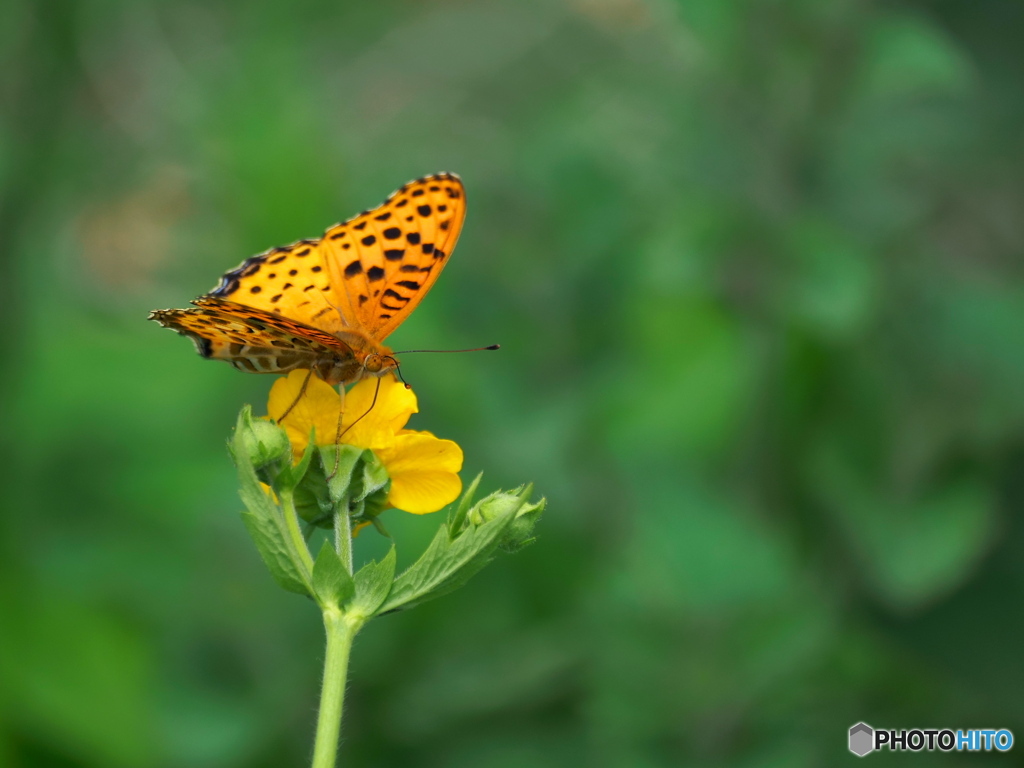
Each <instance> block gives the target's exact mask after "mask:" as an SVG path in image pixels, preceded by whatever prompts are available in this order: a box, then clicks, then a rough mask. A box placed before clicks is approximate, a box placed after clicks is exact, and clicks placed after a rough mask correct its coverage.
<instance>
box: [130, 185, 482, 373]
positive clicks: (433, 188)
mask: <svg viewBox="0 0 1024 768" xmlns="http://www.w3.org/2000/svg"><path fill="white" fill-rule="evenodd" d="M465 215H466V194H465V190H464V189H463V186H462V180H461V179H459V177H458V176H456V175H455V174H453V173H438V174H434V175H433V176H425V177H424V178H422V179H417V180H416V181H413V182H410V183H409V184H406V185H405V186H404V187H401V188H400V189H398V190H396V191H395V192H394V193H393V194H391V195H390V196H389V197H388V198H387V199H386V200H385V201H384V202H383V203H382V204H381V205H380V207H378V208H374V209H373V210H372V211H363V212H362V213H361V214H359V215H358V216H354V217H353V218H351V219H349V220H348V221H345V222H343V223H341V224H336V225H335V226H333V227H331V228H330V229H328V230H327V231H326V232H325V233H324V236H323V237H321V238H320V239H318V240H300V241H299V242H297V243H294V244H292V245H286V246H283V247H280V248H273V249H271V250H269V251H266V252H265V253H261V254H259V255H258V256H253V257H252V258H249V259H246V260H245V261H243V262H242V263H241V264H239V265H238V266H237V267H236V268H235V269H232V270H231V271H230V272H228V273H226V274H225V275H224V277H222V278H221V280H220V284H219V285H218V286H217V287H216V288H214V289H213V290H212V291H210V292H209V293H207V294H206V295H205V296H200V297H199V298H198V299H196V300H194V301H193V302H192V303H193V304H195V306H196V308H195V309H158V310H155V311H153V312H151V313H150V315H149V317H150V319H151V320H156V321H157V322H158V323H160V324H161V325H162V326H164V327H165V328H170V329H171V330H174V331H177V332H178V333H180V334H181V335H182V336H187V337H188V338H190V339H191V340H192V342H193V343H194V344H195V346H196V351H198V352H199V354H200V355H202V356H203V357H207V358H212V359H214V360H227V361H228V362H229V363H231V364H232V365H233V366H235V368H237V369H238V370H240V371H247V372H249V373H287V372H288V371H292V370H295V369H300V368H301V369H309V370H310V371H314V372H315V373H316V374H317V375H318V376H319V377H320V378H321V379H323V380H324V381H326V382H327V383H328V384H342V385H344V384H349V383H351V382H354V381H358V380H359V379H362V378H366V377H370V376H382V375H384V374H385V373H387V372H388V371H391V370H394V369H395V368H397V367H398V361H397V360H396V359H395V357H394V355H393V354H392V351H391V349H390V348H388V347H386V346H384V344H383V342H384V340H385V339H386V338H387V337H388V335H389V334H390V333H391V332H392V331H394V330H395V329H396V328H397V327H398V326H399V325H401V324H402V321H404V320H405V318H407V317H408V316H409V313H410V312H412V310H413V309H414V308H415V307H416V305H417V304H419V302H420V300H421V299H422V298H423V297H424V296H425V295H426V294H427V291H429V290H430V288H431V286H432V285H433V284H434V281H435V280H437V276H438V275H439V274H441V270H442V269H443V268H444V265H445V262H446V261H447V260H448V257H449V256H450V255H451V253H452V250H454V248H455V243H456V241H457V240H458V239H459V232H460V231H461V230H462V221H463V219H464V218H465Z"/></svg>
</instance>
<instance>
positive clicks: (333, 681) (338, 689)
mask: <svg viewBox="0 0 1024 768" xmlns="http://www.w3.org/2000/svg"><path fill="white" fill-rule="evenodd" d="M360 627H362V621H359V620H357V619H355V618H350V617H346V616H345V615H344V614H342V613H341V611H339V610H338V609H337V608H333V607H331V608H328V609H327V610H325V611H324V629H325V630H326V631H327V654H326V658H325V659H324V683H323V689H322V690H321V691H320V716H319V717H318V719H317V724H316V744H315V745H314V746H313V768H335V759H336V755H337V753H338V735H339V733H340V732H341V713H342V707H343V705H344V702H345V681H346V679H347V677H348V655H349V651H350V650H351V648H352V639H353V638H354V637H355V636H356V633H357V632H358V631H359V629H360Z"/></svg>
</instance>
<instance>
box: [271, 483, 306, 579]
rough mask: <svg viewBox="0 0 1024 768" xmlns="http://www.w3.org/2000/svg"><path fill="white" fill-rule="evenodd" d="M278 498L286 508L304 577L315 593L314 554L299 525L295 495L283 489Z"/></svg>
mask: <svg viewBox="0 0 1024 768" xmlns="http://www.w3.org/2000/svg"><path fill="white" fill-rule="evenodd" d="M278 498H279V499H280V501H281V509H282V510H284V524H285V527H286V528H287V529H288V537H289V538H290V539H291V540H292V547H293V548H294V550H295V554H296V555H298V557H299V561H300V562H301V564H302V576H303V579H304V580H305V582H306V586H307V587H308V588H309V592H310V594H313V556H312V555H311V554H309V547H308V546H306V537H305V536H303V535H302V527H301V526H300V525H299V514H298V512H296V511H295V497H294V496H293V495H292V492H291V491H290V490H288V491H284V490H282V491H281V492H280V494H279V495H278ZM293 562H294V560H293Z"/></svg>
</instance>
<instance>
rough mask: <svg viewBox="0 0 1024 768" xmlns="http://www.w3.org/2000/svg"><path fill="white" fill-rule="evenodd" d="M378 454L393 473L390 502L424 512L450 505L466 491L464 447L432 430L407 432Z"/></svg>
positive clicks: (418, 513) (406, 509) (390, 473)
mask: <svg viewBox="0 0 1024 768" xmlns="http://www.w3.org/2000/svg"><path fill="white" fill-rule="evenodd" d="M377 456H378V457H379V458H380V460H381V461H382V462H384V466H385V467H387V470H388V474H389V475H390V476H391V492H390V493H389V494H388V502H390V503H391V504H392V505H393V506H395V507H397V508H398V509H403V510H405V511H406V512H412V513H413V514H417V515H422V514H425V513H427V512H436V511H437V510H439V509H441V508H442V507H444V506H445V505H446V504H450V503H451V502H453V501H454V500H455V499H457V498H458V497H459V494H460V493H461V492H462V480H461V479H460V478H459V475H458V472H459V470H461V469H462V449H461V448H460V447H459V446H458V445H457V444H456V443H454V442H452V441H451V440H439V439H437V438H436V437H434V436H433V435H431V434H429V433H420V432H408V431H403V433H402V434H400V435H397V436H396V437H395V438H394V440H393V441H392V442H391V444H390V445H389V446H387V447H386V448H383V449H380V450H379V451H378V452H377Z"/></svg>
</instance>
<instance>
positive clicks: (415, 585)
mask: <svg viewBox="0 0 1024 768" xmlns="http://www.w3.org/2000/svg"><path fill="white" fill-rule="evenodd" d="M485 504H486V505H488V513H489V514H488V515H486V519H484V517H485V516H484V515H482V514H474V513H479V512H480V508H481V507H482V506H483V505H485ZM522 506H523V500H522V499H521V498H519V497H518V496H515V495H513V494H508V493H504V494H502V493H497V494H492V495H491V496H489V497H487V498H486V499H484V500H483V501H481V502H480V504H478V505H477V507H475V508H474V509H472V510H470V512H469V514H468V515H467V518H468V520H469V525H468V527H467V528H466V530H465V531H463V532H462V533H461V534H458V535H457V536H455V537H454V538H451V537H450V536H449V529H448V524H447V523H446V524H444V525H442V526H441V528H440V529H438V532H437V535H436V536H434V540H433V541H431V542H430V546H428V547H427V550H426V552H424V553H423V555H422V556H420V559H419V560H417V561H416V562H415V563H413V564H412V565H411V566H410V567H409V568H408V569H407V570H406V571H404V572H403V573H402V574H401V575H400V576H399V577H398V578H397V579H396V580H395V584H394V587H392V589H391V594H390V595H389V596H388V599H387V601H386V602H385V603H384V605H383V606H381V608H380V610H379V611H378V613H386V612H388V611H394V610H398V609H400V608H403V609H404V608H411V607H412V606H414V605H417V604H419V603H422V602H424V601H425V600H430V599H432V598H435V597H439V596H441V595H443V594H445V593H447V592H451V591H452V590H454V589H458V588H459V587H461V586H462V585H463V584H465V583H466V582H467V581H469V579H470V578H472V577H473V576H474V575H475V574H476V573H477V572H478V571H479V570H480V569H481V568H483V567H484V566H485V565H487V563H488V562H489V561H490V560H491V557H492V555H493V554H494V551H495V550H496V549H497V547H498V543H499V542H500V540H501V537H502V534H504V533H505V530H506V529H507V528H508V526H509V524H510V523H511V522H512V521H513V520H514V519H515V516H516V513H517V512H518V511H519V509H520V508H521V507H522ZM474 518H476V519H479V520H482V522H481V523H480V524H476V522H475V521H474Z"/></svg>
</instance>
